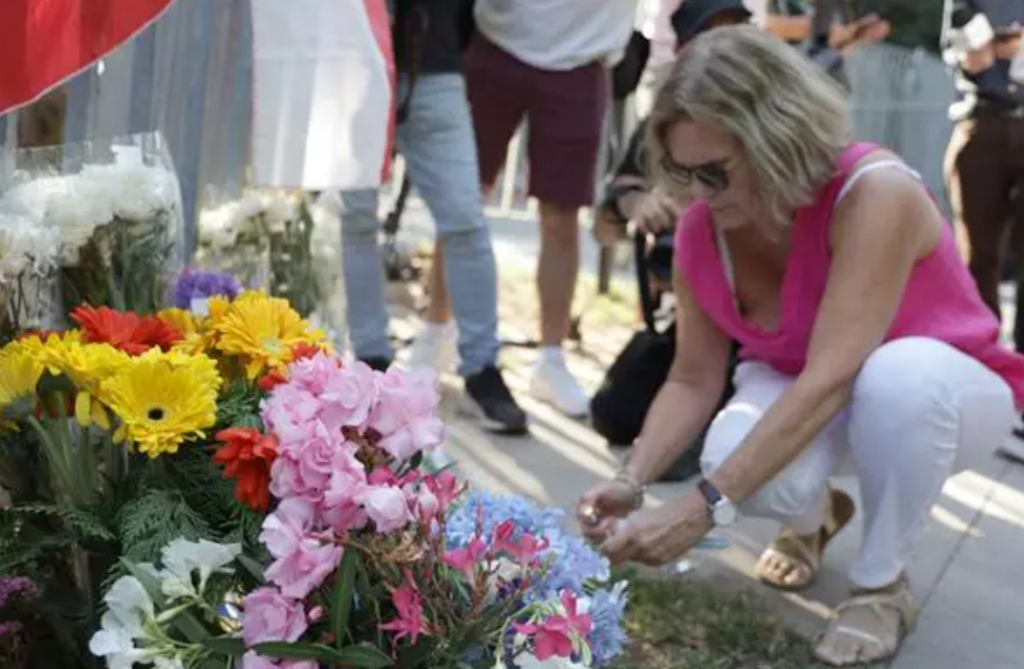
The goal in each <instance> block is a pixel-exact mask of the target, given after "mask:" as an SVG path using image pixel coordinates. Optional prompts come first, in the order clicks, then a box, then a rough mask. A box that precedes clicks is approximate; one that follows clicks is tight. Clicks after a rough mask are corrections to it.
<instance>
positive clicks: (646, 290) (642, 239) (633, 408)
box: [590, 234, 736, 481]
mask: <svg viewBox="0 0 1024 669" xmlns="http://www.w3.org/2000/svg"><path fill="white" fill-rule="evenodd" d="M634 254H635V260H636V269H637V284H638V286H639V289H640V305H641V308H642V311H643V317H644V329H642V330H640V331H639V332H637V333H636V334H634V335H633V337H632V339H630V340H629V343H627V344H626V348H624V349H623V350H622V352H621V353H619V355H618V357H617V358H616V359H615V362H614V363H612V366H611V367H610V368H609V369H608V373H607V374H606V375H605V378H604V382H603V383H602V384H601V387H600V388H599V389H598V391H597V393H596V394H595V395H594V397H593V399H592V400H591V401H590V415H591V422H592V425H593V428H594V430H595V431H596V432H597V433H598V434H600V435H601V436H602V437H604V438H605V439H607V440H608V444H609V445H610V446H612V447H627V446H630V445H632V443H633V440H634V439H636V438H637V436H638V435H639V434H640V429H641V428H642V427H643V424H644V419H645V418H646V417H647V411H648V410H649V409H650V408H651V404H652V403H653V402H654V398H655V396H656V395H657V394H658V391H659V390H661V386H662V385H664V383H665V379H666V378H667V377H668V372H669V368H670V367H671V366H672V358H673V357H674V356H675V352H676V340H675V334H676V327H675V321H674V320H673V321H672V322H671V323H670V324H669V325H668V326H666V327H665V328H664V329H660V328H659V327H658V324H657V319H656V318H655V311H656V307H657V305H656V304H655V303H656V300H655V297H654V296H653V295H652V294H651V291H650V285H649V280H648V252H647V239H646V236H645V235H642V234H638V235H635V236H634ZM735 365H736V351H735V348H734V349H733V353H732V355H731V356H730V361H729V368H728V371H727V372H726V373H727V383H726V389H725V392H724V394H723V396H722V398H721V400H720V403H719V408H721V407H722V406H725V403H726V402H727V401H728V400H729V398H730V397H732V394H733V387H732V375H733V371H734V369H735ZM705 433H706V431H705ZM705 433H702V434H701V435H700V436H699V437H697V439H696V440H695V442H694V443H693V444H692V445H691V447H690V448H689V449H687V451H686V453H685V454H683V456H682V457H681V458H680V459H679V461H677V462H676V463H675V464H674V465H673V467H672V469H671V470H669V472H667V473H666V474H665V475H664V476H663V477H662V478H661V480H662V481H681V480H685V479H687V478H689V477H690V476H691V475H693V474H695V473H697V472H698V471H700V454H701V451H702V450H703V446H704V434H705Z"/></svg>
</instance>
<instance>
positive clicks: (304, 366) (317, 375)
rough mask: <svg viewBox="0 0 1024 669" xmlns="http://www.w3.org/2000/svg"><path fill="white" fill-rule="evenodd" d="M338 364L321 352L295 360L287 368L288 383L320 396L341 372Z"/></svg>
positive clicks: (331, 357) (334, 359)
mask: <svg viewBox="0 0 1024 669" xmlns="http://www.w3.org/2000/svg"><path fill="white" fill-rule="evenodd" d="M339 362H340V361H339V360H338V359H337V358H336V357H334V356H332V355H328V354H326V353H323V352H320V353H317V354H316V355H314V356H313V357H311V358H303V359H301V360H296V361H295V362H293V363H292V364H291V365H290V366H289V367H288V381H289V383H290V384H297V385H298V386H300V387H301V388H303V389H304V390H307V391H309V392H311V393H313V394H314V395H321V394H322V393H323V392H324V390H326V388H327V387H328V386H329V385H330V383H331V379H333V378H334V377H335V376H337V374H338V372H339V371H340V370H341V367H340V365H339Z"/></svg>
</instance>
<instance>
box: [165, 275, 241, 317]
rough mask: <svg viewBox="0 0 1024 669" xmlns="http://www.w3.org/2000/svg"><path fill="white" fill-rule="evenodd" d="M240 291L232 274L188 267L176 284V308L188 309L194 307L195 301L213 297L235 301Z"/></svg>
mask: <svg viewBox="0 0 1024 669" xmlns="http://www.w3.org/2000/svg"><path fill="white" fill-rule="evenodd" d="M239 291H241V286H239V284H238V281H236V280H235V278H234V277H233V276H231V275H230V274H224V273H223V272H210V271H207V270H194V269H190V268H188V267H186V268H185V269H183V270H182V271H181V274H180V275H179V276H178V281H177V283H175V284H174V306H176V307H178V308H179V309H188V308H189V307H191V306H192V300H193V299H198V298H207V297H213V296H214V295H223V296H224V297H227V298H229V299H232V300H233V299H235V297H237V296H238V293H239Z"/></svg>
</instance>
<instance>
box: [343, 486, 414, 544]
mask: <svg viewBox="0 0 1024 669" xmlns="http://www.w3.org/2000/svg"><path fill="white" fill-rule="evenodd" d="M356 501H357V502H359V503H360V504H362V505H363V508H364V509H366V514H367V515H368V516H369V517H370V520H372V521H373V524H374V525H375V526H376V528H377V532H379V533H380V534H387V533H388V532H393V531H395V530H400V529H402V528H403V527H405V526H406V525H408V524H409V522H410V521H412V514H411V513H409V504H408V502H406V499H405V493H404V492H402V489H401V488H393V487H391V486H370V487H367V488H366V489H365V490H364V491H363V492H362V493H360V495H359V496H358V497H357V498H356Z"/></svg>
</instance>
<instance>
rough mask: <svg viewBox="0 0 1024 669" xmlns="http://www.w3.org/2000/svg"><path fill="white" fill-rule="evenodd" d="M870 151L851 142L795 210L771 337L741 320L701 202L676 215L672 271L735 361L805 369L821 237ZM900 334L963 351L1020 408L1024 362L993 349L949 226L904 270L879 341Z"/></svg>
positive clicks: (991, 321)
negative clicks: (735, 350) (732, 343)
mask: <svg viewBox="0 0 1024 669" xmlns="http://www.w3.org/2000/svg"><path fill="white" fill-rule="evenodd" d="M877 148H878V147H877V146H875V145H872V144H862V143H858V144H852V145H850V146H849V147H848V148H847V149H846V150H845V151H844V152H843V154H842V155H841V156H840V158H839V165H838V170H837V173H836V176H835V178H833V179H832V181H831V182H829V183H828V184H827V185H825V186H824V187H823V188H821V190H820V191H819V192H818V194H817V196H816V198H815V200H814V202H813V203H811V204H810V205H808V206H806V207H803V208H801V209H799V210H798V211H797V212H796V215H795V217H794V221H793V242H792V247H791V250H790V253H789V259H788V261H787V262H788V264H787V266H786V273H785V278H784V280H783V285H782V299H781V309H782V313H781V314H780V317H779V324H778V329H777V330H776V331H774V332H769V331H766V330H764V329H763V328H761V327H759V326H757V325H755V324H752V323H748V322H747V321H745V320H744V319H743V317H742V316H741V315H740V313H739V311H738V309H737V307H736V304H735V302H734V300H733V297H732V290H731V287H730V285H729V280H728V278H727V275H726V269H725V265H724V263H723V261H722V257H721V255H720V254H719V252H718V247H717V244H716V241H715V231H714V228H713V226H712V223H711V217H710V214H709V211H708V207H707V203H706V202H704V201H697V202H695V203H694V204H693V205H692V206H690V208H689V209H687V211H686V213H684V214H683V219H682V221H681V222H680V225H679V226H678V228H677V230H676V238H675V249H676V251H675V253H676V262H677V264H678V268H679V270H680V271H681V272H682V273H683V276H684V277H685V278H686V281H687V283H688V284H689V286H690V290H691V291H692V293H693V295H694V299H696V301H697V303H698V304H699V305H700V307H701V308H702V309H703V310H704V311H705V312H706V313H707V314H708V315H709V316H710V317H711V318H712V319H713V320H714V321H715V322H716V323H717V324H718V326H719V327H720V328H722V330H723V331H724V332H725V333H726V334H727V335H728V336H730V337H732V338H733V339H734V340H736V341H737V342H739V344H740V346H741V350H740V357H741V359H751V360H759V361H761V362H765V363H767V364H770V365H771V366H772V367H773V368H775V369H777V370H778V371H779V372H781V373H783V374H788V375H793V376H795V375H797V374H799V373H800V371H801V370H803V368H804V365H806V364H807V351H808V349H809V348H810V341H811V332H812V329H813V327H814V323H815V320H816V318H817V315H818V308H819V305H820V303H821V300H822V297H823V295H824V293H825V284H826V281H827V279H828V271H829V265H830V264H831V261H832V257H831V252H830V251H829V247H828V238H829V226H830V225H831V222H832V211H833V209H834V207H835V203H836V198H837V196H838V195H839V192H840V190H841V189H842V187H843V183H844V182H845V181H846V178H847V177H848V176H849V175H850V173H851V172H852V171H853V168H854V166H855V165H856V164H857V162H858V161H859V160H860V159H861V158H863V157H864V156H866V155H867V154H868V153H870V152H872V151H874V150H876V149H877ZM902 337H931V338H933V339H938V340H939V341H943V342H946V343H947V344H950V345H951V346H953V347H955V348H957V349H959V350H961V351H963V352H964V353H967V354H968V355H970V356H971V357H973V358H975V359H976V360H978V361H980V362H981V363H982V364H984V365H985V366H987V367H988V368H990V369H991V370H992V371H994V372H996V373H997V374H999V375H1000V376H1001V377H1002V378H1003V379H1004V380H1005V381H1006V382H1007V384H1009V386H1010V387H1011V388H1012V390H1013V394H1014V398H1015V401H1016V404H1017V406H1018V407H1022V406H1024V357H1022V356H1020V355H1017V354H1016V353H1014V352H1012V351H1010V350H1008V349H1006V348H1004V347H1003V346H1002V345H1001V344H1000V342H999V322H998V321H997V320H996V318H995V316H993V314H992V312H991V311H990V310H989V308H988V307H987V306H986V305H985V303H984V302H982V300H981V297H980V295H979V294H978V289H977V287H976V286H975V283H974V280H973V278H972V277H971V275H970V274H969V273H968V271H967V268H966V266H965V265H964V263H963V261H962V260H961V259H960V255H959V253H958V251H957V248H956V243H955V241H954V238H953V233H952V231H951V229H950V226H948V225H947V226H944V227H943V230H942V237H941V240H940V242H939V245H938V247H936V249H935V250H934V251H933V252H932V253H930V254H929V255H928V256H926V257H925V258H922V259H921V260H920V261H918V263H917V265H916V266H915V267H914V269H913V271H912V272H911V275H910V279H909V282H908V283H907V287H906V290H905V291H904V295H903V301H902V302H901V303H900V307H899V310H898V311H897V313H896V317H895V318H894V320H893V322H892V325H891V326H890V328H889V332H888V333H887V334H886V336H885V341H891V340H894V339H900V338H902Z"/></svg>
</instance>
